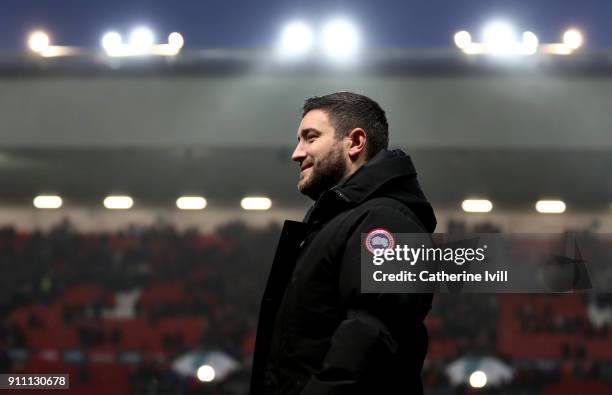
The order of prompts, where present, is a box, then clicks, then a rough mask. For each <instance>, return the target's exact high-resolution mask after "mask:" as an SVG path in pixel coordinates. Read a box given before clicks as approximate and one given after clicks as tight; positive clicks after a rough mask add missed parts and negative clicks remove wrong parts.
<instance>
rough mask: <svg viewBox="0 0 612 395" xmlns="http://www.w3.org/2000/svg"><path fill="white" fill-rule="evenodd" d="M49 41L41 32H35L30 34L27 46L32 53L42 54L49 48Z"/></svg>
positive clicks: (46, 35)
mask: <svg viewBox="0 0 612 395" xmlns="http://www.w3.org/2000/svg"><path fill="white" fill-rule="evenodd" d="M50 42H51V39H50V38H49V35H48V34H47V33H45V32H43V31H40V30H38V31H35V32H33V33H32V34H30V38H29V39H28V46H29V47H30V49H31V50H32V51H34V52H39V53H41V52H43V51H44V50H46V49H47V48H49V44H50Z"/></svg>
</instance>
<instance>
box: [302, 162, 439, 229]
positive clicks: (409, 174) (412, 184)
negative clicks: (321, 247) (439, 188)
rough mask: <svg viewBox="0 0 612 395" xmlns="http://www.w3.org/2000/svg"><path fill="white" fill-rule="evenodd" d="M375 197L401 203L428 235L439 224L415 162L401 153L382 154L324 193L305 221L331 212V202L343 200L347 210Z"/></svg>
mask: <svg viewBox="0 0 612 395" xmlns="http://www.w3.org/2000/svg"><path fill="white" fill-rule="evenodd" d="M375 197H388V198H392V199H395V200H398V201H400V202H402V203H403V204H404V205H406V206H407V207H408V208H410V210H411V211H412V212H414V214H415V215H416V216H417V218H418V219H419V221H421V223H422V224H423V226H424V227H425V228H426V229H427V231H428V232H433V231H434V229H435V227H436V224H437V222H436V217H435V215H434V212H433V208H432V207H431V204H430V203H429V202H428V201H427V198H426V197H425V194H424V193H423V191H422V190H421V187H420V185H419V182H418V180H417V173H416V170H415V168H414V165H413V164H412V159H410V156H408V155H406V154H405V153H404V152H403V151H401V150H393V151H388V150H382V151H380V152H379V153H378V154H376V155H375V156H374V157H373V158H371V159H370V160H369V161H368V162H366V164H365V165H363V166H362V167H360V168H359V169H358V170H357V171H356V172H355V173H353V174H352V175H351V176H349V177H348V178H346V179H345V180H343V181H342V182H340V184H338V185H336V186H335V187H333V188H331V189H330V190H328V191H326V192H325V193H323V194H322V195H321V197H320V198H319V200H317V202H316V203H315V204H314V206H313V207H312V208H311V210H310V211H309V213H308V214H307V216H306V220H307V221H308V222H311V221H313V220H315V219H316V218H317V217H320V216H325V213H326V212H328V210H326V209H325V208H326V206H327V205H328V204H329V203H331V202H329V200H336V201H337V200H341V201H342V204H343V205H345V206H347V207H346V208H350V207H351V206H356V205H359V204H361V203H363V202H365V201H366V200H368V199H372V198H375ZM338 208H340V207H338ZM334 211H335V210H334ZM336 213H337V212H336Z"/></svg>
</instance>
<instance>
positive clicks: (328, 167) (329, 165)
mask: <svg viewBox="0 0 612 395" xmlns="http://www.w3.org/2000/svg"><path fill="white" fill-rule="evenodd" d="M346 172H347V165H346V162H345V161H344V159H343V158H342V149H341V147H338V149H335V150H333V151H331V152H330V153H329V155H328V156H327V157H326V158H325V159H323V160H322V161H321V162H319V163H315V164H314V165H313V167H312V177H311V179H310V181H309V182H308V183H307V184H305V185H304V186H302V188H300V192H302V193H303V194H304V195H306V196H308V197H309V198H311V199H312V200H315V201H316V200H317V199H319V196H321V194H322V193H323V192H325V191H327V190H328V189H330V188H332V187H334V186H336V185H337V184H338V183H339V182H340V181H341V180H342V179H343V178H344V176H345V175H346Z"/></svg>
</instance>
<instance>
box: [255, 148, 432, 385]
mask: <svg viewBox="0 0 612 395" xmlns="http://www.w3.org/2000/svg"><path fill="white" fill-rule="evenodd" d="M435 226H436V219H435V216H434V213H433V210H432V208H431V205H430V204H429V203H428V202H427V200H426V198H425V196H424V195H423V192H422V191H421V188H420V187H419V184H418V182H417V178H416V172H415V169H414V166H413V165H412V161H411V160H410V157H409V156H407V155H405V154H404V153H403V152H401V151H386V150H385V151H382V152H380V153H379V154H377V155H376V156H375V157H373V158H372V159H371V160H370V161H368V162H367V163H366V164H365V165H364V166H362V167H361V168H360V169H358V170H357V171H356V172H355V173H354V174H353V175H351V176H350V177H349V178H347V179H346V180H344V181H343V182H341V183H340V184H339V185H338V186H336V187H334V188H332V189H330V190H328V191H326V192H324V193H323V194H322V195H321V197H320V198H319V199H318V200H317V202H316V203H315V204H314V205H313V207H312V208H311V209H310V210H309V212H308V214H307V216H306V218H305V220H304V222H295V221H286V222H285V224H284V226H283V230H282V233H281V237H280V241H279V244H278V248H277V251H276V254H275V257H274V261H273V264H272V268H271V271H270V275H269V278H268V283H267V286H266V289H265V292H264V296H263V301H262V304H261V310H260V316H259V324H258V328H257V338H256V344H255V354H254V358H253V370H252V378H251V394H253V395H258V394H302V395H325V394H422V384H421V377H420V374H421V369H422V365H423V360H424V358H425V353H426V351H427V343H428V341H427V331H426V329H425V326H424V325H423V319H424V318H425V316H426V315H427V312H428V311H429V309H430V308H431V301H432V294H382V293H380V294H371V293H367V294H366V293H364V294H362V293H361V292H360V267H361V266H360V253H361V243H362V233H367V232H368V231H370V230H372V229H374V228H385V229H387V230H389V231H390V232H393V233H431V232H433V231H434V229H435Z"/></svg>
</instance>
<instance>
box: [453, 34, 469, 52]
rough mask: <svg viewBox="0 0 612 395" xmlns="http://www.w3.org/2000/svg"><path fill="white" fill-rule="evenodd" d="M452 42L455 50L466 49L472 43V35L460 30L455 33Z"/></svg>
mask: <svg viewBox="0 0 612 395" xmlns="http://www.w3.org/2000/svg"><path fill="white" fill-rule="evenodd" d="M454 40H455V45H456V46H457V48H460V49H466V48H468V47H469V46H470V44H471V43H472V35H471V34H470V33H469V32H466V31H465V30H462V31H460V32H457V33H455V36H454Z"/></svg>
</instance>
